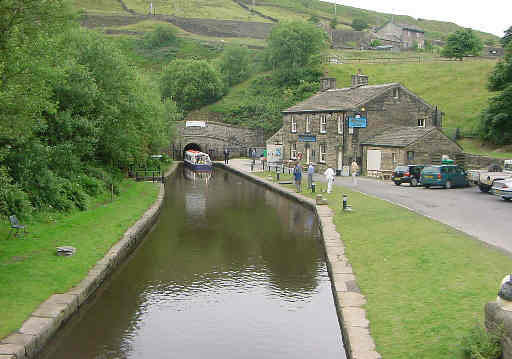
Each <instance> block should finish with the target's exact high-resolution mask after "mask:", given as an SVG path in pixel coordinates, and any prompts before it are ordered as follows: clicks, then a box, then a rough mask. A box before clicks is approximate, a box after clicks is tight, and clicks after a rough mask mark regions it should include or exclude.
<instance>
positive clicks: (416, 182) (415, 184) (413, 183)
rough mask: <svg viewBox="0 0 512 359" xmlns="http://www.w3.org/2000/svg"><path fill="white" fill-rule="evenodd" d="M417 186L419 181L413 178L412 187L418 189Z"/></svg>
mask: <svg viewBox="0 0 512 359" xmlns="http://www.w3.org/2000/svg"><path fill="white" fill-rule="evenodd" d="M417 185H418V180H417V179H416V178H413V179H412V180H411V186H412V187H416V186H417Z"/></svg>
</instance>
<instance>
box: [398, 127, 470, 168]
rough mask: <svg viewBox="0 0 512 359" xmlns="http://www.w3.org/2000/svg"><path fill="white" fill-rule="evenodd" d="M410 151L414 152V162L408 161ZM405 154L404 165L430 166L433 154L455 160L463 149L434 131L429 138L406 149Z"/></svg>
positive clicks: (424, 138) (422, 139)
mask: <svg viewBox="0 0 512 359" xmlns="http://www.w3.org/2000/svg"><path fill="white" fill-rule="evenodd" d="M408 151H412V152H414V160H413V161H407V152H408ZM404 152H405V158H404V162H403V163H404V164H411V165H413V164H426V165H430V164H432V154H439V155H441V156H442V155H448V157H450V158H451V159H454V160H455V158H456V156H457V154H460V153H462V148H460V147H459V146H458V145H457V144H456V143H455V142H453V141H452V140H451V139H450V138H449V137H448V136H446V135H444V134H443V133H442V132H440V131H432V132H431V133H429V134H428V135H427V136H425V137H423V138H421V139H419V140H418V141H416V142H414V143H413V144H411V145H409V146H407V147H406V148H404Z"/></svg>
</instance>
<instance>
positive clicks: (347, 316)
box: [215, 163, 512, 359]
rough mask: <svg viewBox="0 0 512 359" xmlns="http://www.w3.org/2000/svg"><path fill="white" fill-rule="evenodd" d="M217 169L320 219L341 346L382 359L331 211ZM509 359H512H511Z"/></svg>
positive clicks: (362, 357) (351, 358) (360, 358)
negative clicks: (300, 206)
mask: <svg viewBox="0 0 512 359" xmlns="http://www.w3.org/2000/svg"><path fill="white" fill-rule="evenodd" d="M215 165H216V166H219V167H222V168H225V169H228V170H231V171H233V172H235V173H237V174H239V175H241V176H243V177H245V178H248V179H249V180H251V181H253V182H256V183H259V184H262V185H264V186H265V187H267V188H269V189H271V190H272V191H274V192H277V193H280V194H282V195H284V196H285V197H288V198H292V199H294V200H296V201H297V202H299V203H302V204H304V205H306V206H308V207H310V208H311V209H312V210H313V212H315V213H316V215H317V217H318V219H319V226H320V231H321V233H322V239H323V243H324V249H325V252H326V261H327V269H328V271H329V276H330V278H331V285H332V288H333V296H334V299H335V305H336V310H337V313H338V320H339V322H340V326H341V328H342V332H343V342H344V345H345V351H346V354H347V358H348V359H381V358H382V357H381V355H380V354H379V353H378V352H377V351H376V347H375V342H374V340H373V338H372V336H371V334H370V329H369V326H370V322H369V321H368V319H367V318H366V310H365V309H364V306H365V305H366V298H365V297H364V295H362V294H361V293H360V290H359V287H358V285H357V281H356V277H355V275H354V273H353V271H352V266H351V265H350V263H349V261H348V259H347V258H346V257H345V246H344V244H343V242H342V238H341V237H342V236H341V234H340V233H338V231H337V230H336V225H335V224H334V221H333V216H334V211H333V210H332V209H331V208H329V207H328V206H322V205H316V203H315V200H313V199H309V198H307V197H304V196H302V195H301V194H300V193H296V192H295V191H293V190H289V189H288V188H283V187H281V186H279V185H277V184H275V183H273V182H271V181H268V180H266V179H263V178H260V177H257V176H254V175H252V174H250V173H246V172H243V171H241V170H239V169H237V168H234V167H232V166H230V165H228V166H226V165H224V164H223V163H216V164H215ZM511 359H512V358H511Z"/></svg>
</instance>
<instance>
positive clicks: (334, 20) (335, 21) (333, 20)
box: [329, 17, 338, 30]
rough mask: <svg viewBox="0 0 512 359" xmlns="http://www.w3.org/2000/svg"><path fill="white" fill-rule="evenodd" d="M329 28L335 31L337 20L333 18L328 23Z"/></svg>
mask: <svg viewBox="0 0 512 359" xmlns="http://www.w3.org/2000/svg"><path fill="white" fill-rule="evenodd" d="M329 26H330V27H331V29H333V30H335V29H336V26H338V18H336V17H333V18H332V19H331V21H330V22H329Z"/></svg>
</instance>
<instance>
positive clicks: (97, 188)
mask: <svg viewBox="0 0 512 359" xmlns="http://www.w3.org/2000/svg"><path fill="white" fill-rule="evenodd" d="M78 181H79V184H80V186H82V188H83V190H84V191H85V192H86V193H87V194H88V195H89V196H91V197H96V196H98V195H100V194H101V193H103V192H105V190H106V186H105V182H103V181H101V180H99V179H97V178H94V177H89V176H87V175H84V174H83V175H80V176H79V178H78Z"/></svg>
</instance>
